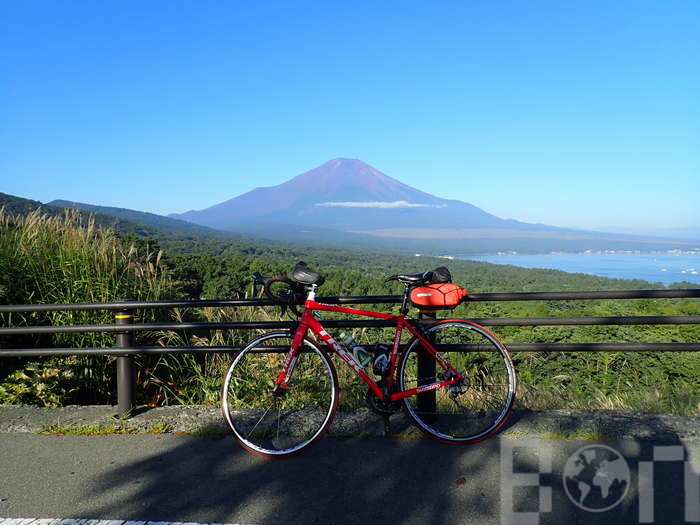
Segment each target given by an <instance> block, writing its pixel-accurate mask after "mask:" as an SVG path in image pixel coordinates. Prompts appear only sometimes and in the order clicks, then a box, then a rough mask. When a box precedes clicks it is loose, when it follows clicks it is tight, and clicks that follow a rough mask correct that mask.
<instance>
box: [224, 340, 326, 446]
mask: <svg viewBox="0 0 700 525" xmlns="http://www.w3.org/2000/svg"><path fill="white" fill-rule="evenodd" d="M292 339H293V335H292V334H291V333H290V332H270V333H267V334H264V335H262V336H260V337H258V338H256V339H254V340H253V341H251V342H250V343H248V345H247V346H246V347H245V348H244V349H243V351H241V353H240V354H238V356H237V357H236V358H235V359H234V361H233V363H232V364H231V367H230V368H229V369H228V372H227V373H226V376H225V378H224V384H223V392H222V411H223V415H224V418H225V419H226V422H227V423H228V425H229V427H230V428H231V430H232V431H233V433H234V435H235V436H236V439H237V440H238V441H239V443H240V444H241V445H242V446H243V447H244V448H245V449H247V450H248V451H250V452H252V453H254V454H257V455H259V456H265V457H279V456H285V455H289V454H294V453H296V452H299V451H300V450H301V449H303V448H304V447H306V446H308V445H310V444H311V443H312V442H313V441H314V440H315V439H317V438H319V437H320V436H321V435H322V434H323V433H324V432H325V430H326V429H327V428H328V427H329V425H330V424H331V422H332V420H333V415H334V414H335V409H336V407H337V404H338V379H337V376H336V373H335V368H334V367H333V364H332V363H331V361H330V359H328V357H327V356H326V354H324V353H323V352H322V351H321V350H320V349H319V348H318V347H317V346H316V345H314V344H313V343H312V342H311V341H309V340H304V344H303V347H302V349H301V352H300V353H299V354H298V360H297V362H296V365H295V366H294V371H293V373H292V377H291V380H290V382H289V385H288V387H287V389H286V391H284V393H283V394H282V395H278V396H275V395H273V393H272V390H273V387H274V386H275V381H276V379H277V376H278V374H279V373H280V372H281V371H282V369H283V368H284V362H285V360H286V358H287V355H288V353H289V348H290V345H291V343H292Z"/></svg>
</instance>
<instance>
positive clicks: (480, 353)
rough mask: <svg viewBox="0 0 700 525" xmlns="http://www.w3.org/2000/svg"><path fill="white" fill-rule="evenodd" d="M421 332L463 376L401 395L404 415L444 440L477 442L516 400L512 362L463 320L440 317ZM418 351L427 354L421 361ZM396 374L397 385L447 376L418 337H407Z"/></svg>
mask: <svg viewBox="0 0 700 525" xmlns="http://www.w3.org/2000/svg"><path fill="white" fill-rule="evenodd" d="M425 335H426V337H428V339H429V340H431V342H433V346H434V347H435V348H436V349H437V350H438V352H439V353H440V355H441V356H442V357H443V359H445V360H446V361H448V362H449V363H450V364H451V365H452V366H453V367H454V368H455V369H456V370H458V371H459V372H460V373H461V374H462V375H463V376H464V379H463V380H462V381H460V382H458V383H456V384H454V385H448V386H446V387H441V388H438V389H436V390H432V391H428V392H423V393H420V394H416V395H414V396H411V397H407V398H405V399H403V406H404V411H405V413H406V415H407V416H408V417H409V418H410V419H411V420H412V421H413V422H414V423H415V424H416V425H417V426H418V428H420V429H421V430H422V431H423V432H425V433H426V434H428V435H429V436H431V437H433V438H435V439H438V440H439V441H443V442H447V443H456V444H468V443H475V442H477V441H481V440H482V439H485V438H487V437H489V436H490V435H492V434H494V433H495V432H496V431H497V430H498V429H499V428H500V427H501V426H503V424H504V423H505V421H506V419H507V417H508V415H509V414H510V410H511V408H512V406H513V402H514V400H515V388H516V377H515V368H514V367H513V363H512V361H511V359H510V356H509V355H508V351H507V350H506V348H505V346H504V345H503V343H501V342H500V341H499V340H498V339H497V338H496V336H495V335H493V334H492V333H491V332H489V331H488V330H486V329H485V328H483V327H481V326H478V325H475V324H472V323H469V322H467V321H443V322H438V323H435V324H433V325H432V326H430V327H428V329H427V330H426V331H425ZM464 350H467V351H464ZM420 355H423V356H425V359H423V362H422V363H421V364H420V365H419V356H420ZM419 366H420V369H419ZM398 374H399V377H398V379H399V386H400V388H401V390H410V389H412V388H417V387H419V386H421V385H426V384H431V383H434V382H436V381H444V380H448V379H450V378H451V376H450V373H449V372H446V371H445V370H443V368H442V367H441V366H440V365H439V364H437V363H436V362H435V361H434V359H433V358H432V357H430V356H429V355H428V354H427V352H425V350H424V349H423V345H422V344H421V343H420V341H419V340H418V339H414V340H413V341H412V342H411V343H409V346H408V348H407V349H406V351H405V352H404V354H403V356H402V358H401V362H400V364H399V369H398Z"/></svg>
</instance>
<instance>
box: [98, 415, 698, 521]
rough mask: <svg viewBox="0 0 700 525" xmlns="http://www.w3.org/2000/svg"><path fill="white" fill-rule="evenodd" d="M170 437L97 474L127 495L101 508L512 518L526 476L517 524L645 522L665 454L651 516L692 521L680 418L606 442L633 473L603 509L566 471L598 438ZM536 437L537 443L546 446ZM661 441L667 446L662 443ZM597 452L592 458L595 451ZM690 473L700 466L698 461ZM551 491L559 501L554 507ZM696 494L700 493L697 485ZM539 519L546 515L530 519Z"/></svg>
mask: <svg viewBox="0 0 700 525" xmlns="http://www.w3.org/2000/svg"><path fill="white" fill-rule="evenodd" d="M651 419H653V416H650V429H652V428H653V429H655V430H654V431H655V432H659V428H660V427H659V425H660V424H659V422H658V421H657V422H653V421H651ZM581 423H582V422H579V424H581ZM571 425H574V423H571ZM569 430H570V431H571V432H573V431H574V430H575V428H573V426H572V427H571V428H570V429H569ZM153 439H158V438H157V437H154V438H153ZM167 439H171V440H174V443H173V446H171V447H170V448H168V449H167V450H166V451H165V452H161V453H158V454H154V455H151V456H146V457H143V458H141V459H139V460H135V461H133V462H131V463H129V464H126V465H122V466H120V467H119V468H116V469H114V470H112V471H110V472H109V473H107V474H103V475H101V476H100V477H99V478H97V479H94V480H91V489H90V490H91V491H92V495H93V496H96V495H98V494H104V493H105V492H108V491H110V492H112V493H114V494H117V495H118V497H116V499H115V498H113V499H112V503H109V504H108V505H107V504H103V506H101V507H95V508H93V509H91V510H92V513H91V515H92V516H98V517H119V518H120V519H133V520H171V521H199V522H203V521H207V522H245V523H262V524H275V523H285V524H289V523H304V524H309V523H334V524H335V523H338V524H344V523H380V522H381V523H391V524H393V523H401V524H404V523H407V524H409V523H420V524H425V523H430V524H433V523H434V524H438V523H439V524H442V523H460V524H462V523H508V520H507V519H506V518H507V512H506V513H503V514H502V513H501V511H502V510H503V509H502V508H501V504H502V499H501V498H502V494H501V490H502V484H503V483H506V484H508V483H511V484H512V485H517V486H514V487H513V511H514V512H516V513H523V512H537V511H538V510H540V511H542V510H545V512H540V513H539V515H532V516H531V517H530V518H529V519H526V518H525V517H524V516H523V515H522V514H514V515H513V516H512V517H511V521H510V522H511V523H516V524H520V523H523V524H524V523H545V524H546V523H572V524H573V523H585V524H587V525H591V524H593V525H595V524H603V523H606V524H608V523H615V524H616V525H626V524H632V523H640V508H642V509H643V512H646V514H643V516H645V517H647V518H648V517H649V514H648V508H649V507H648V494H643V495H642V496H643V497H641V499H640V491H639V486H640V485H639V472H640V466H641V465H642V464H645V463H646V462H651V461H652V460H653V459H654V456H655V454H656V458H657V461H656V462H655V463H653V469H654V475H653V483H652V487H653V491H654V494H653V520H654V521H652V522H653V523H662V524H680V523H684V521H685V497H686V494H685V486H686V482H685V477H684V464H683V462H682V461H675V460H666V461H658V459H659V458H660V457H666V458H672V457H673V458H678V457H682V458H683V460H688V459H689V451H688V449H687V447H686V446H685V445H684V444H683V442H682V440H681V439H680V438H679V437H678V436H677V435H676V434H674V432H673V430H672V429H670V428H665V430H664V431H663V432H662V433H661V434H658V435H652V436H648V439H645V440H641V441H634V440H620V441H607V442H606V443H605V444H606V445H607V446H609V447H611V448H612V449H614V450H615V451H617V452H619V453H620V454H622V456H623V457H624V458H625V460H626V462H627V465H628V466H629V471H630V481H629V483H628V488H629V490H628V491H627V492H626V496H625V497H624V498H623V499H622V500H621V503H620V504H618V505H616V506H615V507H614V508H611V509H610V510H607V511H604V512H590V511H586V510H583V509H581V508H579V507H577V506H576V505H575V504H574V503H573V502H572V499H571V498H570V496H569V495H567V492H566V489H565V484H566V483H569V489H570V491H573V492H574V495H573V497H574V498H581V497H582V495H581V493H580V492H579V493H576V492H575V486H576V485H577V481H576V480H573V481H572V480H571V479H569V480H568V481H567V480H566V479H565V478H563V471H564V468H565V465H566V464H567V459H568V458H569V457H570V456H571V454H572V453H574V452H575V451H578V450H579V449H580V448H581V447H585V446H590V445H595V444H596V442H592V441H567V440H562V439H540V438H536V439H535V441H531V442H526V441H521V439H520V438H514V437H500V438H496V439H490V440H487V441H485V442H482V443H479V444H476V445H472V446H469V447H451V446H446V445H441V444H439V443H435V442H432V441H430V440H426V439H359V438H335V437H326V438H325V439H323V440H321V441H320V442H319V443H318V444H316V445H315V446H314V447H312V448H310V449H309V450H307V451H306V452H304V453H302V454H301V455H299V456H296V457H294V458H290V459H286V460H266V459H261V458H257V457H255V456H253V455H251V454H249V453H247V452H245V451H243V450H242V449H240V447H238V445H237V444H236V443H235V442H234V440H233V439H232V438H228V437H227V438H211V437H194V436H177V437H175V438H173V437H169V438H167ZM523 439H527V438H523ZM529 439H532V436H530V437H529ZM528 443H529V444H530V445H532V443H535V446H536V447H539V451H538V450H536V448H532V447H531V446H530V447H528ZM502 444H508V447H507V448H509V450H510V449H512V451H511V452H512V454H513V468H512V470H513V473H514V474H516V475H511V474H510V473H505V474H504V473H502V472H501V465H502V464H501V449H502ZM521 445H523V446H521ZM655 447H657V451H656V452H655ZM658 447H666V448H665V449H664V450H662V451H661V452H658V451H659V450H660V449H659V448H658ZM668 447H675V448H668ZM695 452H696V453H697V449H695ZM547 454H549V455H550V456H551V469H549V472H547V468H546V465H545V468H544V469H543V468H541V467H542V464H541V458H540V456H542V455H544V456H546V455H547ZM588 454H589V456H586V455H585V454H584V457H589V458H593V456H590V454H591V452H588ZM545 463H546V461H545ZM641 468H643V469H645V468H646V469H648V466H647V467H644V466H641ZM527 472H530V473H536V474H537V473H538V472H539V482H540V485H541V486H542V487H550V488H551V489H546V488H545V489H544V492H545V495H544V496H543V495H542V491H541V490H540V489H539V488H538V487H536V486H519V485H518V484H517V474H518V473H527ZM603 472H604V471H603ZM692 473H693V475H695V476H697V473H698V469H697V466H696V467H695V469H693V470H692ZM603 477H604V476H603ZM601 479H602V478H600V477H599V479H598V481H601ZM603 481H604V480H603ZM623 481H624V480H623ZM571 483H573V484H574V485H573V487H574V488H573V489H572V488H571V487H572V485H571ZM616 483H617V484H616ZM588 484H589V485H591V489H592V490H593V491H596V490H599V489H598V488H596V485H595V483H594V484H591V483H590V479H589V481H588ZM623 488H624V485H623V483H622V482H621V481H620V480H619V479H618V480H613V481H612V483H611V485H610V493H611V494H613V493H615V491H618V492H619V493H620V494H622V493H623V492H624V491H623V490H622V489H623ZM548 490H551V501H552V508H551V511H546V510H547V509H546V506H547V505H546V492H547V491H548ZM592 494H593V493H592ZM593 495H595V494H593ZM691 496H692V495H691ZM543 497H544V498H545V499H544V500H543V499H542V498H543ZM587 497H588V496H587ZM591 497H592V496H591ZM693 497H696V498H698V500H699V501H700V495H699V494H697V493H696V494H695V495H694V496H693ZM645 498H646V499H645ZM96 499H98V500H99V499H100V498H96ZM586 501H587V500H586V499H583V502H584V503H586ZM588 501H589V502H590V501H593V500H588ZM640 501H642V505H641V507H640ZM645 502H646V503H645ZM698 504H699V505H700V503H698ZM542 505H544V507H543V506H542ZM502 518H503V520H502ZM535 519H537V520H538V521H532V520H535Z"/></svg>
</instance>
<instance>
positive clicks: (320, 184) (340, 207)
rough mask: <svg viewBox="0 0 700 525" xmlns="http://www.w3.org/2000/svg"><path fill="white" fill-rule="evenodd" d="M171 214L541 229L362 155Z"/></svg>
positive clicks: (210, 220)
mask: <svg viewBox="0 0 700 525" xmlns="http://www.w3.org/2000/svg"><path fill="white" fill-rule="evenodd" d="M170 217H174V218H179V219H183V220H187V221H191V222H194V223H197V224H202V225H206V226H210V227H213V228H220V229H236V228H239V227H240V226H242V225H244V224H250V223H251V222H255V223H257V224H279V225H289V224H294V225H300V226H315V225H319V224H320V225H323V226H324V227H325V228H335V229H339V230H343V231H353V230H367V229H376V228H412V227H425V226H426V225H431V226H434V227H441V228H505V229H522V228H536V229H539V227H537V226H532V225H527V224H525V223H520V222H517V221H506V220H503V219H500V218H498V217H496V216H494V215H491V214H489V213H486V212H485V211H483V210H481V209H479V208H477V207H476V206H473V205H471V204H468V203H465V202H460V201H456V200H448V199H441V198H439V197H435V196H434V195H431V194H429V193H425V192H423V191H420V190H417V189H415V188H412V187H410V186H408V185H406V184H404V183H402V182H400V181H398V180H396V179H393V178H392V177H389V176H388V175H386V174H384V173H382V172H380V171H379V170H377V169H375V168H373V167H372V166H369V165H368V164H366V163H364V162H362V161H360V160H356V159H333V160H331V161H328V162H326V163H325V164H323V165H321V166H319V167H317V168H314V169H312V170H310V171H307V172H306V173H302V174H301V175H297V176H296V177H294V178H292V179H291V180H289V181H287V182H284V183H282V184H279V185H277V186H271V187H265V188H256V189H254V190H252V191H249V192H248V193H245V194H243V195H240V196H238V197H235V198H233V199H230V200H227V201H225V202H222V203H220V204H216V205H214V206H211V207H210V208H207V209H205V210H199V211H194V210H193V211H188V212H186V213H182V214H171V215H170Z"/></svg>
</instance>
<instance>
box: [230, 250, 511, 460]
mask: <svg viewBox="0 0 700 525" xmlns="http://www.w3.org/2000/svg"><path fill="white" fill-rule="evenodd" d="M431 275H432V272H423V273H419V274H412V275H394V276H392V277H390V278H388V279H387V281H393V280H396V281H399V282H400V283H402V284H403V285H404V295H403V302H402V304H401V309H400V311H399V314H398V315H392V314H388V313H383V312H375V311H371V310H362V309H358V308H352V307H346V306H338V305H330V304H323V303H319V302H317V301H316V290H317V288H318V287H319V286H320V285H321V284H322V282H323V278H322V277H321V276H319V274H317V273H316V272H314V271H312V270H311V269H309V268H308V267H307V266H306V265H303V263H300V264H298V265H297V266H296V267H295V269H294V272H293V279H292V280H289V279H286V278H262V277H261V276H259V275H258V278H259V279H260V280H262V281H264V283H265V291H266V294H267V295H268V296H269V297H271V298H273V299H277V300H280V295H279V294H275V293H273V292H272V291H271V289H270V285H271V284H273V283H279V282H280V281H283V282H285V283H287V284H288V285H290V286H291V287H292V289H293V290H295V291H297V292H303V293H305V294H306V300H305V302H304V307H303V311H302V312H301V318H300V320H299V324H298V326H297V328H296V330H294V331H273V332H268V333H265V334H263V335H260V336H259V337H256V338H255V339H253V340H252V341H250V342H249V343H248V344H247V345H246V346H245V348H244V349H243V350H242V351H241V352H240V353H239V354H238V355H237V356H236V358H235V359H234V361H233V363H232V364H231V366H230V368H229V369H228V372H227V373H226V376H225V378H224V384H223V392H222V410H223V415H224V417H225V419H226V421H227V423H228V425H229V427H230V428H231V430H232V431H233V433H234V435H235V437H236V439H237V440H238V441H239V442H240V444H241V445H242V446H243V447H244V448H245V449H247V450H248V451H250V452H252V453H254V454H256V455H260V456H265V457H281V456H287V455H290V454H294V453H296V452H299V451H301V450H302V449H303V448H304V447H306V446H308V445H310V444H311V443H312V442H313V441H314V440H316V439H318V438H319V437H321V436H322V435H323V434H324V433H325V432H326V430H327V429H328V428H329V426H330V425H331V423H332V421H333V418H334V416H335V412H336V409H337V406H338V395H339V386H338V377H337V374H336V371H335V367H334V365H333V362H332V361H331V359H330V357H331V356H332V355H334V354H335V355H337V356H338V357H339V358H340V359H341V360H342V361H343V362H344V363H345V364H347V365H348V366H349V367H350V368H351V369H352V370H354V372H355V373H356V374H357V375H358V376H359V377H360V378H361V379H362V380H363V381H364V382H365V383H366V384H367V386H368V387H369V391H368V400H370V401H371V403H370V407H371V408H372V409H373V410H374V411H375V412H377V413H380V414H382V415H384V416H385V417H386V418H388V414H391V413H392V412H394V411H395V410H396V409H397V408H398V407H399V406H402V407H403V410H404V412H405V414H406V416H407V417H408V418H409V420H411V421H412V422H413V423H414V424H415V425H416V426H417V427H418V428H419V429H420V430H421V431H423V432H424V433H425V434H427V435H428V436H430V437H432V438H434V439H437V440H438V441H441V442H443V443H450V444H470V443H475V442H478V441H481V440H483V439H485V438H487V437H489V436H491V435H493V434H494V433H496V432H497V431H498V430H499V429H500V428H501V427H502V426H503V424H504V423H505V422H506V419H507V418H508V416H509V414H510V411H511V409H512V407H513V402H514V400H515V388H516V375H515V369H514V367H513V363H512V361H511V359H510V356H509V355H508V350H507V349H506V347H505V345H504V344H503V343H502V342H501V341H500V340H499V339H498V338H497V337H496V336H495V335H494V334H493V333H492V332H490V331H489V330H487V329H486V328H484V327H483V326H480V325H478V324H476V323H474V322H471V321H468V320H465V319H441V320H438V321H436V322H434V323H432V324H429V325H428V326H421V323H413V322H410V321H409V320H407V319H406V315H407V313H408V309H409V302H410V301H409V291H410V290H411V289H412V288H413V287H416V286H420V285H422V284H425V283H427V282H429V280H430V277H431ZM284 297H286V298H287V299H284V300H287V301H288V302H290V303H291V302H292V301H291V300H290V299H288V298H289V297H291V296H284ZM320 311H327V312H340V313H344V314H350V315H358V316H365V317H373V318H376V319H383V320H390V321H393V322H394V323H395V334H394V338H393V345H391V346H389V345H379V344H377V345H372V346H369V347H365V349H368V350H374V352H375V354H376V355H375V356H374V362H375V363H378V362H380V361H381V362H382V363H383V364H384V366H381V367H378V366H376V365H375V366H374V367H368V368H369V370H367V371H366V370H365V367H364V366H363V365H362V364H361V363H359V362H358V361H357V360H356V358H355V356H354V355H353V353H351V351H349V349H348V348H346V347H345V346H344V345H343V344H341V343H340V342H338V341H337V340H336V339H335V338H334V337H332V336H331V334H330V333H329V332H328V331H327V330H326V329H325V328H324V327H323V324H322V323H321V322H320V320H319V315H318V312H320ZM404 331H407V332H409V333H410V335H411V336H412V337H411V339H410V340H409V341H408V343H407V344H405V345H402V344H401V336H402V333H403V332H404ZM311 334H313V336H314V337H313V338H312V337H310V335H311ZM382 356H383V357H382ZM368 372H373V373H374V374H375V377H376V379H373V378H372V377H370V375H369V373H368ZM387 421H388V419H387Z"/></svg>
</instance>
